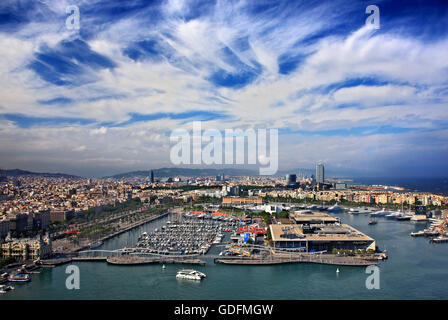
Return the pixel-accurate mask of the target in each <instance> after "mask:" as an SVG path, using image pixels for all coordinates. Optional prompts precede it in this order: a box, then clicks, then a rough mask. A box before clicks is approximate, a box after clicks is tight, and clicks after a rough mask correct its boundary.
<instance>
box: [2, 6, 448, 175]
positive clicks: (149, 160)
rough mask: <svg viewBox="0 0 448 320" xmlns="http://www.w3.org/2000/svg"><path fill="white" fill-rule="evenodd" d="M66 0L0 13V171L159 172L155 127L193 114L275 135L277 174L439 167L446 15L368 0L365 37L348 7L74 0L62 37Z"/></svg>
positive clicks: (163, 139) (360, 16)
mask: <svg viewBox="0 0 448 320" xmlns="http://www.w3.org/2000/svg"><path fill="white" fill-rule="evenodd" d="M71 4H72V3H70V2H69V1H56V0H45V1H4V2H3V3H2V4H1V5H0V16H1V17H2V19H1V21H2V22H1V23H0V46H1V47H2V48H3V49H2V50H1V51H0V71H1V73H0V97H1V101H0V113H1V115H0V133H1V136H2V137H1V138H0V141H1V146H2V147H4V149H5V150H8V151H9V152H7V153H4V154H3V155H2V157H1V158H0V160H1V161H2V163H3V165H5V166H15V165H18V164H22V166H23V167H26V168H32V164H33V163H41V165H42V166H43V165H44V163H45V162H48V163H51V165H52V166H55V165H57V166H61V167H60V169H61V170H62V169H63V167H64V166H66V167H67V169H69V168H70V167H72V168H75V169H73V170H80V171H79V173H82V171H83V170H86V172H87V171H89V172H93V171H95V169H94V168H98V163H102V164H104V168H108V169H107V170H109V171H113V170H122V169H123V170H125V169H132V168H141V167H142V166H156V165H170V163H169V141H168V138H167V136H166V132H169V131H170V130H173V129H175V128H179V127H184V128H189V126H190V125H191V124H190V123H189V122H190V121H192V120H203V121H205V122H206V123H204V127H213V128H217V129H220V130H222V129H225V128H230V127H262V128H266V127H267V128H279V129H280V132H281V148H280V151H281V152H283V153H280V158H284V159H283V160H281V161H280V165H283V166H284V167H289V166H291V167H297V166H300V165H303V166H307V165H311V164H312V163H313V162H315V161H317V160H322V159H325V161H327V162H328V163H329V164H331V165H333V166H334V167H340V166H348V167H351V168H357V169H366V170H374V169H373V168H370V166H371V165H372V164H375V165H376V166H377V168H375V170H377V171H378V170H379V171H381V170H384V171H387V170H389V171H390V170H392V169H391V167H390V166H389V165H388V163H389V164H390V163H392V162H393V161H392V162H391V159H394V157H398V158H401V159H403V158H405V159H408V157H403V155H405V154H406V153H407V152H409V150H411V149H413V148H423V146H424V150H425V152H430V153H431V154H433V155H434V161H432V162H430V163H431V166H432V169H431V170H433V171H434V172H436V171H437V170H440V169H441V168H443V169H447V168H446V164H444V163H442V161H436V160H435V159H437V158H440V157H442V156H445V155H446V151H447V144H448V139H447V138H448V137H447V134H446V130H447V125H448V119H447V118H448V117H447V111H446V105H447V96H448V83H447V79H448V60H447V59H446V57H445V56H446V52H448V38H447V33H448V30H447V29H448V27H447V24H446V21H447V17H448V9H447V6H444V5H442V6H440V3H436V2H435V1H427V2H425V3H424V4H422V3H420V2H419V5H418V6H417V5H415V6H414V7H413V6H408V7H407V9H406V10H404V11H403V10H401V9H402V8H400V6H399V5H397V4H394V3H392V2H391V1H378V3H377V5H378V6H379V7H380V9H381V17H382V20H381V21H382V24H381V29H380V30H372V29H368V28H366V27H364V21H365V18H366V17H367V15H366V14H365V4H364V3H363V2H361V1H360V2H355V3H351V4H350V5H348V4H347V2H345V1H328V2H322V1H280V2H273V1H264V0H262V1H256V2H254V1H249V0H247V1H220V0H217V1H181V0H171V1H153V2H149V1H144V0H134V1H126V2H125V3H122V2H115V1H105V0H96V1H87V0H85V1H78V2H77V5H78V6H79V8H80V13H81V18H80V26H81V29H80V30H79V31H76V30H68V29H67V28H66V26H65V20H66V18H67V16H68V15H67V13H66V7H67V6H68V5H71ZM421 12H424V13H425V17H429V18H427V19H424V18H422V15H421V14H420V13H421ZM74 133H76V136H77V137H78V138H76V139H74V138H73V137H74ZM31 137H32V138H31ZM92 137H95V139H93V140H92ZM130 140H132V143H130V142H129V141H130ZM32 141H34V142H35V144H34V145H33V143H32ZM415 141H419V143H422V145H423V146H417V147H416V146H415V145H414V144H415ZM434 141H437V143H434ZM18 145H20V147H18ZM360 150H362V151H360ZM62 151H63V152H65V153H67V154H69V155H70V154H72V153H73V157H67V158H61V156H60V154H61V152H62ZM150 151H151V152H154V154H152V153H151V152H150ZM42 152H45V155H44V154H43V153H42ZM114 154H115V155H116V154H122V155H123V156H122V157H123V158H121V160H119V159H117V158H116V156H114ZM108 159H116V160H117V161H116V162H114V161H112V160H111V161H109V160H108ZM369 159H374V160H369ZM372 161H373V162H372ZM406 161H408V162H409V163H408V165H406V166H404V167H406V168H408V169H406V170H410V169H409V168H412V165H413V164H411V162H412V161H411V160H409V159H408V160H406ZM86 168H88V169H86ZM105 170H106V169H105ZM394 170H395V169H394ZM72 172H73V171H72Z"/></svg>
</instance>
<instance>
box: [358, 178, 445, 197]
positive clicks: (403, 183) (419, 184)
mask: <svg viewBox="0 0 448 320" xmlns="http://www.w3.org/2000/svg"><path fill="white" fill-rule="evenodd" d="M354 181H355V182H357V183H360V184H368V185H373V184H381V185H388V186H398V187H403V188H406V189H408V190H411V191H420V192H432V193H438V194H443V195H448V178H443V177H442V178H397V177H374V178H356V179H354Z"/></svg>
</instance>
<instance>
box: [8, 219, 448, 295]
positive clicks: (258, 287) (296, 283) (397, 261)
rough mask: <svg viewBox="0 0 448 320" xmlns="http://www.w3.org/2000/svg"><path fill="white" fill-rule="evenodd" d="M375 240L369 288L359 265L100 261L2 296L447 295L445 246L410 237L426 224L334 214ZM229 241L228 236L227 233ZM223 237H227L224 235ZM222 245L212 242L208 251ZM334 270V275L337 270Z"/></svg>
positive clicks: (128, 237)
mask: <svg viewBox="0 0 448 320" xmlns="http://www.w3.org/2000/svg"><path fill="white" fill-rule="evenodd" d="M335 216H339V217H340V218H341V220H342V222H343V223H347V224H350V225H352V226H354V227H355V228H357V229H359V230H360V231H362V232H364V233H366V234H367V235H369V236H371V237H373V238H374V239H375V240H376V241H377V245H378V246H379V247H380V249H386V250H387V252H388V255H389V259H388V260H386V261H384V262H380V263H379V269H380V289H370V290H369V289H367V288H366V279H367V277H368V276H369V275H370V274H367V273H366V268H364V267H346V266H339V267H338V266H330V265H318V264H285V265H266V266H238V265H235V266H232V265H222V264H213V260H212V259H206V261H207V264H206V265H205V266H196V265H195V266H188V265H175V264H167V265H166V268H165V269H163V268H162V265H160V264H154V265H142V266H115V265H108V264H107V263H105V262H77V263H74V264H76V265H77V266H78V267H79V270H80V289H79V290H68V289H67V288H66V285H65V283H66V279H67V277H68V276H69V275H68V274H66V273H65V270H66V267H67V266H68V265H62V266H58V267H55V268H44V269H41V273H40V274H32V275H31V276H32V282H29V283H15V284H14V287H15V290H14V291H11V292H8V293H7V294H4V295H0V300H9V299H68V300H76V299H163V300H170V299H199V300H208V299H245V300H247V299H285V300H303V299H446V298H447V297H448V283H447V282H446V278H447V276H448V269H447V266H448V255H447V254H446V252H447V249H448V247H447V246H448V244H444V243H441V244H431V243H429V240H428V238H424V237H421V238H413V237H410V236H409V233H411V232H415V231H420V230H422V229H424V228H425V227H426V224H421V223H419V224H416V223H414V222H411V221H394V220H388V219H385V218H378V219H377V220H378V223H377V224H375V225H369V224H368V221H369V220H370V218H369V216H368V215H349V214H345V213H340V214H335ZM168 219H170V217H164V218H161V219H159V220H156V221H153V222H150V223H148V224H146V225H143V226H140V227H138V228H136V229H134V230H131V231H129V232H126V233H123V234H121V235H119V236H117V237H115V238H113V239H109V240H107V241H105V242H104V244H103V245H102V246H101V247H100V248H98V249H105V250H110V249H118V248H123V247H132V246H133V245H134V244H135V243H136V242H137V238H138V237H139V235H140V234H141V233H142V232H144V231H146V232H148V233H149V232H151V231H153V230H154V229H155V228H160V227H161V226H162V225H163V224H165V223H166V221H167V220H168ZM227 238H228V236H227ZM227 238H226V239H227ZM222 248H223V247H216V246H213V247H212V248H211V250H210V252H209V253H210V254H218V253H219V252H220V251H221V250H222ZM190 267H191V268H193V269H196V270H198V271H201V272H203V273H205V274H206V275H207V278H206V279H204V280H202V281H200V282H199V281H189V280H179V279H176V277H175V276H176V273H177V271H179V270H180V269H183V268H190ZM337 269H339V272H336V270H337Z"/></svg>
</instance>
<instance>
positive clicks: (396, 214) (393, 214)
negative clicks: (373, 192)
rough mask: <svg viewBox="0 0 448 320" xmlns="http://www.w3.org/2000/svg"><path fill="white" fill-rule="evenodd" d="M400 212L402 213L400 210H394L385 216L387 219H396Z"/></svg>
mask: <svg viewBox="0 0 448 320" xmlns="http://www.w3.org/2000/svg"><path fill="white" fill-rule="evenodd" d="M402 214H403V213H402V212H400V211H396V212H392V213H390V214H388V215H386V218H387V219H396V218H397V217H399V216H400V215H402Z"/></svg>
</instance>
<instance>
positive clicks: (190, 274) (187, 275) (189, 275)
mask: <svg viewBox="0 0 448 320" xmlns="http://www.w3.org/2000/svg"><path fill="white" fill-rule="evenodd" d="M205 277H207V276H206V275H205V274H204V273H202V272H199V271H196V270H191V269H184V270H180V271H179V272H178V273H177V275H176V278H177V279H187V280H202V279H204V278H205Z"/></svg>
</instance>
